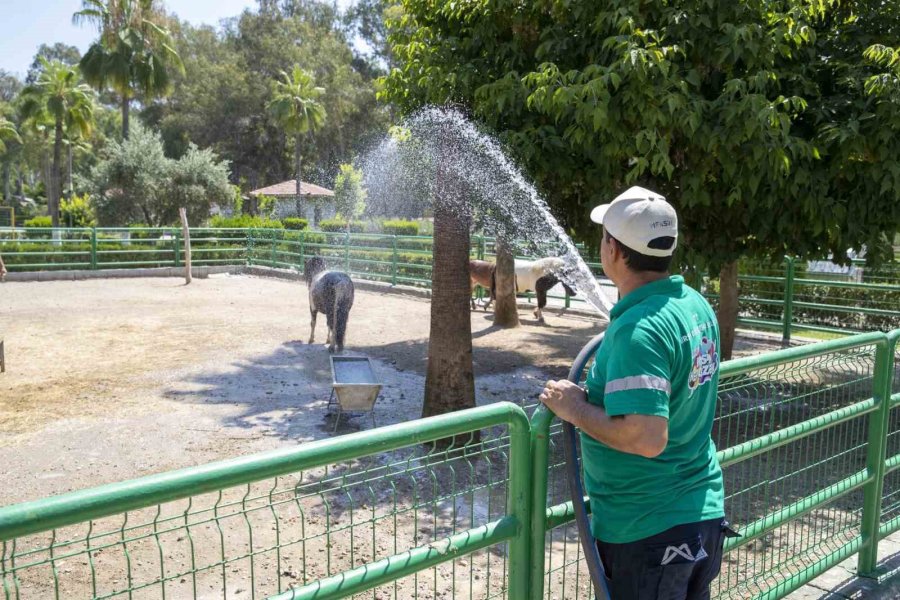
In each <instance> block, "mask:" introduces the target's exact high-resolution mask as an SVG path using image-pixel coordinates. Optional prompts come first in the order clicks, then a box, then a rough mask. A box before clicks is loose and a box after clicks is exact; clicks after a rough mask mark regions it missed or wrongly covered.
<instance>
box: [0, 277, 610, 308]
mask: <svg viewBox="0 0 900 600" xmlns="http://www.w3.org/2000/svg"><path fill="white" fill-rule="evenodd" d="M191 274H192V275H193V276H194V277H196V278H197V279H206V278H207V277H209V276H210V275H219V274H229V275H250V276H253V277H273V278H276V279H285V280H288V281H303V275H301V274H300V273H299V272H298V271H296V270H294V269H279V268H277V267H265V266H260V265H201V266H196V267H193V269H192V270H191ZM131 277H184V267H152V268H138V269H98V270H84V269H83V270H73V271H62V270H60V271H23V272H12V273H7V274H6V281H7V282H14V281H19V282H34V281H81V280H85V279H128V278H131ZM0 285H2V284H0ZM353 285H355V286H356V287H357V288H359V289H362V290H368V291H373V292H382V293H389V294H399V295H402V296H412V297H416V298H424V299H430V298H431V290H430V289H426V288H419V287H413V286H410V285H391V284H390V283H387V282H384V281H372V280H369V279H354V280H353ZM516 304H517V306H518V307H519V308H521V309H522V310H532V309H534V307H535V304H533V303H529V302H523V301H519V302H517V303H516ZM544 310H545V311H549V312H552V313H556V314H558V316H565V315H576V316H579V317H588V318H594V319H597V320H598V321H603V319H601V318H599V315H598V314H597V313H596V312H595V311H592V310H586V309H583V308H562V309H561V308H560V307H558V306H550V305H548V306H547V307H546V308H544Z"/></svg>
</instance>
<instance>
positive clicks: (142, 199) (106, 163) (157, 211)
mask: <svg viewBox="0 0 900 600" xmlns="http://www.w3.org/2000/svg"><path fill="white" fill-rule="evenodd" d="M91 180H92V188H93V189H94V190H96V192H97V197H96V210H97V218H98V221H99V223H100V225H102V226H106V227H109V226H121V225H129V224H132V223H143V224H145V225H149V226H151V227H159V226H163V225H172V224H174V223H176V222H177V221H178V209H179V208H180V207H184V208H186V209H187V213H188V220H189V221H190V222H191V223H200V222H202V221H203V220H205V219H207V218H208V217H209V213H210V208H211V206H212V204H218V205H219V206H226V205H228V204H229V203H230V202H231V200H232V198H233V197H234V192H233V191H232V186H231V185H230V184H229V183H228V163H227V162H225V161H221V160H219V159H218V158H217V157H216V156H215V155H214V154H213V152H212V151H211V150H209V149H205V150H200V149H198V148H197V147H196V146H194V145H190V146H189V147H188V150H187V152H185V154H184V156H182V157H181V158H179V159H178V160H173V159H170V158H167V157H166V156H165V153H164V152H163V144H162V139H161V138H160V136H159V134H157V133H153V132H152V131H149V130H148V129H146V128H145V127H143V126H141V125H140V124H137V125H136V126H135V127H134V129H133V131H132V135H131V136H129V138H128V139H127V140H124V141H123V142H113V143H111V144H110V146H109V149H108V151H107V155H106V156H105V158H104V159H103V160H101V162H100V163H99V164H98V165H97V166H96V167H95V168H94V171H93V173H92V175H91Z"/></svg>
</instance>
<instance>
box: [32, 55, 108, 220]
mask: <svg viewBox="0 0 900 600" xmlns="http://www.w3.org/2000/svg"><path fill="white" fill-rule="evenodd" d="M40 63H41V68H42V70H41V72H40V73H39V74H38V76H37V79H36V80H35V82H34V83H33V84H31V85H29V86H26V87H25V88H24V89H23V90H22V93H21V97H20V103H21V113H22V116H23V117H24V118H25V119H26V120H27V121H29V122H30V123H31V124H32V125H33V126H35V127H47V128H49V129H52V131H53V164H52V166H51V174H50V181H49V182H47V183H49V185H48V188H49V189H48V195H47V209H48V211H49V212H50V218H51V219H52V221H53V226H54V227H57V226H59V199H60V197H61V195H62V194H61V192H62V151H63V143H64V141H65V140H66V139H69V140H71V139H74V138H75V137H86V136H88V135H90V133H91V130H92V128H93V120H94V103H93V93H92V92H91V89H90V88H89V87H88V86H87V85H85V84H83V83H81V77H80V74H79V72H78V67H72V66H69V65H66V64H65V63H62V62H59V61H53V62H49V61H47V59H46V58H44V57H40Z"/></svg>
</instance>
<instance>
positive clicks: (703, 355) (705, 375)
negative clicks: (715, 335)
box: [688, 336, 719, 391]
mask: <svg viewBox="0 0 900 600" xmlns="http://www.w3.org/2000/svg"><path fill="white" fill-rule="evenodd" d="M718 368H719V353H718V352H716V343H715V342H714V341H712V340H711V339H709V338H708V337H706V336H703V337H702V338H701V339H700V345H699V346H697V349H696V350H694V360H693V364H692V365H691V376H690V377H689V378H688V387H689V388H690V389H691V391H694V390H695V389H696V388H698V387H700V386H701V385H703V384H704V383H707V382H709V381H710V380H712V378H713V375H715V374H716V370H717V369H718Z"/></svg>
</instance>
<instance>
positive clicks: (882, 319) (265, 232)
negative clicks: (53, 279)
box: [0, 226, 900, 340]
mask: <svg viewBox="0 0 900 600" xmlns="http://www.w3.org/2000/svg"><path fill="white" fill-rule="evenodd" d="M191 236H192V240H191V242H192V252H193V261H192V262H193V263H194V264H197V265H245V264H250V265H258V266H266V267H273V268H280V269H292V270H296V271H302V270H303V263H304V262H305V260H306V259H307V258H309V257H311V256H313V255H319V256H323V257H324V258H325V259H326V260H327V261H328V264H329V266H331V267H332V268H336V269H341V270H343V271H345V272H348V273H349V274H350V275H351V276H353V277H356V278H359V279H369V280H374V281H381V282H385V283H389V284H392V285H409V286H415V287H425V288H427V287H430V286H431V266H432V250H433V240H432V238H431V237H430V236H403V235H386V234H373V233H355V232H327V231H306V230H289V229H215V228H192V229H191ZM471 241H472V248H471V257H472V258H481V259H487V260H494V259H495V258H496V244H495V240H494V239H493V238H490V237H485V236H479V235H473V236H472V240H471ZM182 244H183V241H182V240H181V230H180V229H173V228H142V227H131V228H81V229H79V228H57V229H49V228H45V229H41V228H32V227H27V228H18V229H17V228H2V226H0V254H2V255H3V257H4V261H5V262H6V264H7V268H8V269H9V270H10V271H11V272H14V271H36V270H58V269H109V268H137V267H163V266H175V267H178V266H181V265H182V261H183V257H182V256H181V254H182V252H183V251H182V249H181V247H182ZM578 250H579V252H581V254H582V257H583V258H584V260H585V262H586V264H587V265H588V268H589V269H590V270H591V271H592V272H593V273H594V275H595V276H596V277H597V278H598V282H599V283H600V285H601V286H607V287H608V288H610V289H611V284H610V282H609V281H608V280H607V279H605V277H604V276H603V269H602V266H601V265H600V262H599V256H597V254H596V251H595V250H594V249H591V248H586V247H584V246H578ZM514 251H515V252H516V254H517V257H518V258H522V259H528V258H532V259H533V258H536V257H537V256H538V255H540V254H546V255H548V256H549V255H556V254H558V253H559V252H560V248H558V247H557V246H556V245H554V244H545V245H540V244H528V245H527V246H526V245H516V244H514ZM738 281H739V287H740V297H739V305H740V313H739V321H738V322H739V324H741V325H744V326H749V327H752V328H759V329H769V330H771V329H774V330H780V331H781V332H782V335H783V337H784V339H785V340H789V339H790V337H791V334H792V332H793V331H800V332H801V333H802V332H804V331H822V332H829V333H833V334H846V333H853V332H859V331H876V330H888V329H893V328H896V327H900V311H898V310H897V307H898V306H900V264H898V263H896V262H894V263H888V264H885V265H881V266H879V267H870V266H867V265H865V264H864V263H862V262H861V261H855V262H853V263H851V264H849V265H845V266H842V265H834V264H832V263H830V262H828V261H810V262H806V261H798V260H795V259H792V258H789V259H786V260H784V261H783V262H778V261H776V262H771V261H769V262H766V261H759V260H755V261H752V260H746V261H742V262H741V263H740V264H739V276H738ZM704 292H705V295H706V297H707V298H708V299H709V300H710V302H711V303H712V304H714V305H715V304H716V303H717V302H718V293H719V284H718V280H717V279H716V278H715V277H712V278H708V279H707V280H706V282H705V284H704ZM548 297H549V298H551V299H556V300H562V301H564V302H565V306H566V307H569V306H584V303H585V299H584V298H583V297H582V296H581V295H578V296H576V297H570V296H568V295H562V294H561V293H560V294H555V293H552V292H551V293H550V294H549V296H548Z"/></svg>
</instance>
